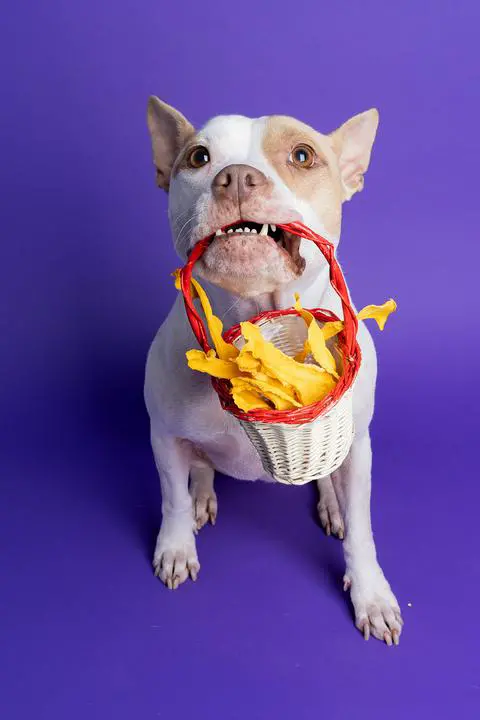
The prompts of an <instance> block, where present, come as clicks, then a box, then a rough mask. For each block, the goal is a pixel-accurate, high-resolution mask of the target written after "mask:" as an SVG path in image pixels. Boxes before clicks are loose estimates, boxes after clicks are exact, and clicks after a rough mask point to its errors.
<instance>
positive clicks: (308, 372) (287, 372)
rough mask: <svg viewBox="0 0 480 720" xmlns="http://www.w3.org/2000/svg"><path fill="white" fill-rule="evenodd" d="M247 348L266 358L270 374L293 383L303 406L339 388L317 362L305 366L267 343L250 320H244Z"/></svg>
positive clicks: (255, 354) (242, 325)
mask: <svg viewBox="0 0 480 720" xmlns="http://www.w3.org/2000/svg"><path fill="white" fill-rule="evenodd" d="M241 328H242V335H243V337H244V338H245V340H246V341H247V342H246V344H245V346H244V347H245V348H246V350H247V351H249V352H251V353H252V354H253V355H254V357H257V358H258V359H259V360H261V361H262V365H263V367H264V368H265V370H266V372H267V373H268V374H272V375H274V377H276V378H277V379H278V380H281V381H283V382H285V383H287V384H288V385H291V386H292V387H293V388H294V390H295V394H296V396H297V399H298V400H299V401H300V402H301V403H302V405H311V404H312V403H314V402H318V401H319V400H322V399H323V398H324V397H325V395H327V394H328V393H329V392H331V390H333V388H334V387H335V380H334V379H333V378H332V377H331V375H329V374H328V373H327V372H325V371H324V370H323V369H322V368H319V367H317V366H316V365H302V364H301V363H297V362H296V361H295V360H294V359H293V358H291V357H288V355H285V354H284V353H282V351H281V350H278V348H276V347H275V346H274V345H273V344H272V343H270V342H266V341H265V338H264V337H263V335H262V333H261V331H260V328H259V327H258V326H256V325H253V324H252V323H250V322H243V323H241Z"/></svg>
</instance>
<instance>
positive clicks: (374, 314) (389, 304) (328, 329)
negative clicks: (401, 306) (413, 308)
mask: <svg viewBox="0 0 480 720" xmlns="http://www.w3.org/2000/svg"><path fill="white" fill-rule="evenodd" d="M396 309H397V303H396V302H395V300H392V298H390V300H387V301H386V302H384V303H383V305H366V306H365V307H364V308H363V309H362V310H360V312H359V313H358V315H357V318H358V319H359V320H375V322H376V323H377V325H378V327H379V328H380V330H383V329H384V327H385V323H386V322H387V320H388V318H389V316H390V315H391V314H392V313H393V312H395V310H396ZM343 325H344V323H343V321H342V320H335V321H333V322H328V323H325V325H324V326H323V328H322V332H323V337H324V338H325V340H329V339H330V338H332V337H334V336H335V335H338V333H339V332H340V331H341V330H343Z"/></svg>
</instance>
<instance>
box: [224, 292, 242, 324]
mask: <svg viewBox="0 0 480 720" xmlns="http://www.w3.org/2000/svg"><path fill="white" fill-rule="evenodd" d="M241 299H242V298H241V297H238V298H237V299H236V300H234V301H233V303H232V304H231V305H230V307H229V308H227V309H226V310H225V312H224V313H223V315H222V317H221V319H222V320H223V319H224V318H225V315H227V314H228V313H229V312H231V311H232V310H233V309H234V308H235V307H237V305H238V303H239V302H240V300H241Z"/></svg>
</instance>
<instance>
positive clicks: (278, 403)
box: [232, 376, 302, 410]
mask: <svg viewBox="0 0 480 720" xmlns="http://www.w3.org/2000/svg"><path fill="white" fill-rule="evenodd" d="M232 387H233V388H234V389H237V388H238V389H245V388H247V389H249V390H250V389H252V390H256V391H258V392H259V394H260V395H262V396H263V397H264V398H266V399H267V400H270V402H272V403H273V405H274V406H275V408H276V409H277V410H291V409H292V408H294V407H302V406H301V403H299V402H298V401H297V400H296V399H295V397H294V395H293V393H288V392H285V390H283V389H282V388H280V387H279V386H278V383H276V384H274V382H272V381H270V382H269V381H268V380H260V379H259V378H258V376H257V377H255V378H246V377H236V378H233V379H232Z"/></svg>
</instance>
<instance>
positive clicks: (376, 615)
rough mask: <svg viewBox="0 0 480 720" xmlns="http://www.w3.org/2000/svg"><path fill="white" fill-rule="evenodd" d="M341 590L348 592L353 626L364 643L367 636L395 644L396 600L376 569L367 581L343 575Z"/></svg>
mask: <svg viewBox="0 0 480 720" xmlns="http://www.w3.org/2000/svg"><path fill="white" fill-rule="evenodd" d="M343 582H344V590H350V597H351V600H352V604H353V608H354V611H355V625H356V626H357V628H358V629H359V630H360V632H361V633H362V634H363V637H364V638H365V640H368V639H369V637H370V635H372V636H373V637H375V638H377V640H382V641H383V642H385V643H386V644H387V645H398V644H399V642H400V635H401V632H402V626H403V619H402V614H401V612H400V607H399V605H398V602H397V599H396V597H395V595H394V594H393V592H392V590H391V588H390V585H389V584H388V582H387V580H386V578H385V576H384V575H383V573H382V571H381V570H380V568H378V572H377V573H375V575H374V576H373V578H372V577H371V578H370V579H369V580H364V579H361V578H360V579H356V578H355V575H354V574H349V573H348V571H347V574H346V575H345V577H344V579H343Z"/></svg>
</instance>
